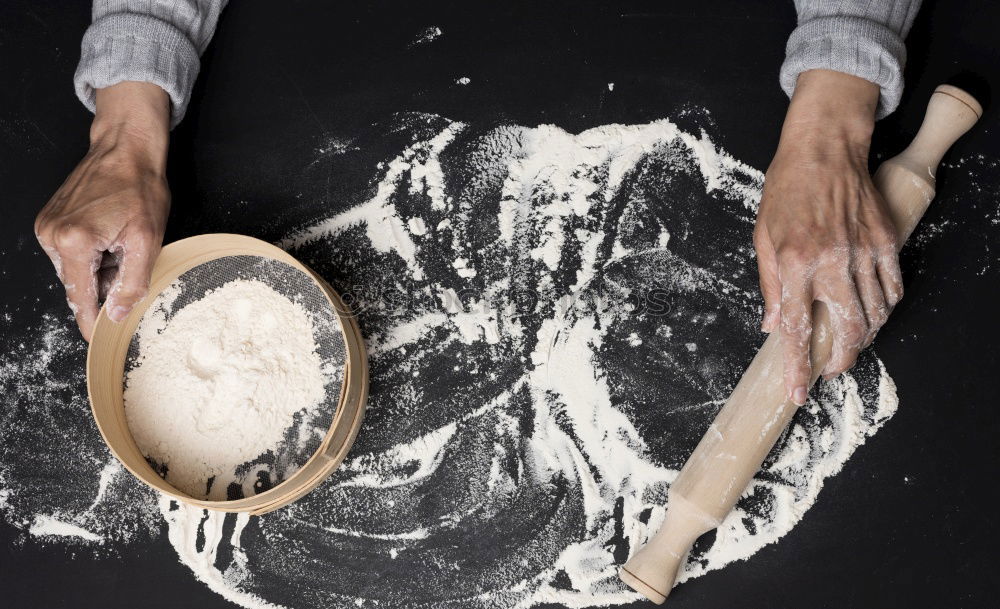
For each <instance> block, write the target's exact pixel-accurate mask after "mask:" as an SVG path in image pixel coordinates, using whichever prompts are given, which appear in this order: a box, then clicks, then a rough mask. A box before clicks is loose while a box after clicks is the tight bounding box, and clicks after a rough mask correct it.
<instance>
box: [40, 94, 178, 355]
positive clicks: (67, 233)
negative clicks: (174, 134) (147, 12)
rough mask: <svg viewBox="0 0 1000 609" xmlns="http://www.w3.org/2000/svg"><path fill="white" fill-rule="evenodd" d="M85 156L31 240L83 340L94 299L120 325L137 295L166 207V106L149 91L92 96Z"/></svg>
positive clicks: (90, 325) (146, 279) (88, 331)
mask: <svg viewBox="0 0 1000 609" xmlns="http://www.w3.org/2000/svg"><path fill="white" fill-rule="evenodd" d="M96 104H97V108H96V113H95V115H94V122H93V125H92V127H91V130H90V150H89V151H88V152H87V155H86V156H85V157H84V158H83V160H82V161H80V164H79V165H77V167H76V169H74V170H73V172H72V173H70V175H69V177H68V178H66V181H65V182H64V183H63V185H62V186H61V187H60V188H59V190H58V191H56V193H55V195H53V196H52V199H51V200H50V201H49V202H48V203H47V204H46V205H45V207H43V208H42V210H41V212H39V214H38V217H37V218H36V219H35V234H36V236H37V237H38V242H39V243H40V244H41V245H42V248H43V249H44V250H45V253H46V254H48V256H49V258H51V259H52V263H53V265H55V268H56V273H57V274H58V275H59V279H60V281H62V282H63V284H64V286H65V288H66V299H67V301H68V302H69V306H70V309H71V310H72V311H73V313H74V315H75V316H76V322H77V324H78V325H79V327H80V332H81V333H82V334H83V337H84V338H85V339H87V340H88V341H89V340H90V335H91V332H92V331H93V327H94V322H95V321H96V319H97V313H98V311H99V306H100V305H99V302H100V300H103V299H105V298H106V299H107V311H108V316H109V317H110V318H111V319H112V320H114V321H121V320H122V319H124V318H125V316H126V315H128V313H129V311H131V310H132V307H133V306H134V305H135V304H136V303H137V302H139V301H140V300H142V298H143V297H145V295H146V292H147V290H148V288H149V275H150V271H151V270H152V266H153V262H154V261H155V260H156V256H157V254H158V253H159V250H160V245H161V244H162V241H163V232H164V229H165V227H166V222H167V213H168V211H169V209H170V191H169V189H168V188H167V182H166V176H165V173H166V162H167V143H168V140H169V121H170V102H169V98H168V97H167V94H166V93H165V92H164V91H163V90H162V89H161V88H159V87H157V86H156V85H152V84H149V83H139V82H123V83H120V84H117V85H114V86H111V87H107V88H105V89H100V90H98V91H97V99H96Z"/></svg>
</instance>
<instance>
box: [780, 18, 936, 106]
mask: <svg viewBox="0 0 1000 609" xmlns="http://www.w3.org/2000/svg"><path fill="white" fill-rule="evenodd" d="M795 8H796V10H797V12H798V27H797V28H795V31H794V32H792V35H791V36H790V37H789V39H788V45H787V46H786V48H785V62H784V63H783V64H782V66H781V88H782V89H784V90H785V93H787V94H788V95H789V96H791V95H792V92H793V91H795V81H796V80H797V79H798V77H799V74H800V73H801V72H805V71H806V70H813V69H817V68H823V69H827V70H836V71H838V72H846V73H848V74H853V75H854V76H859V77H861V78H864V79H865V80H868V81H871V82H873V83H875V84H877V85H878V86H879V87H880V88H881V95H880V97H879V104H878V112H877V118H882V117H884V116H886V115H887V114H889V113H891V112H892V111H893V110H895V109H896V106H897V105H898V104H899V98H900V97H901V96H902V94H903V66H904V65H905V63H906V47H905V46H904V45H903V38H905V37H906V34H907V32H909V31H910V26H911V25H912V24H913V18H914V16H916V14H917V10H918V9H919V8H920V0H795Z"/></svg>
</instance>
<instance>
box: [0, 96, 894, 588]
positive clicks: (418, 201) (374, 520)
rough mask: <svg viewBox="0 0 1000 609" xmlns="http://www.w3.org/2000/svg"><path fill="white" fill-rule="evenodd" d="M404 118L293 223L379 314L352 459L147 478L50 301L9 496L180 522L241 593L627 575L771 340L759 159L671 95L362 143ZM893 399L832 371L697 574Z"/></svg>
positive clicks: (868, 377) (777, 511)
mask: <svg viewBox="0 0 1000 609" xmlns="http://www.w3.org/2000/svg"><path fill="white" fill-rule="evenodd" d="M389 142H402V143H401V144H400V145H399V146H398V147H396V148H395V152H393V153H391V154H390V155H389V156H387V157H386V158H385V160H384V161H383V162H381V163H379V164H378V165H377V166H376V167H366V168H364V169H365V170H366V171H371V172H372V174H373V177H372V180H371V184H370V189H369V190H368V191H367V192H363V193H357V197H356V200H353V201H349V202H348V204H346V205H345V204H340V205H339V207H337V211H336V213H334V214H330V213H329V212H326V213H324V212H323V210H324V209H330V208H331V205H333V204H332V203H330V202H327V201H319V202H318V203H317V205H316V207H315V209H314V213H313V214H312V215H313V217H312V218H307V219H304V220H307V221H303V222H302V223H301V224H299V225H298V226H290V227H289V229H288V230H287V237H286V238H285V239H284V240H282V241H281V243H280V245H281V246H282V247H284V248H286V249H288V250H289V251H291V252H292V253H293V254H294V255H296V256H298V257H300V258H301V259H302V260H304V261H306V262H308V263H309V264H310V265H312V266H313V267H314V268H315V269H316V270H317V271H319V272H320V274H322V275H324V276H325V277H327V278H328V279H330V280H331V282H332V283H333V284H334V286H335V287H336V288H338V289H339V290H340V291H341V292H343V293H348V294H350V295H351V298H350V301H351V302H352V305H353V306H354V307H355V309H356V311H357V313H358V317H359V321H360V323H361V326H362V328H363V330H364V332H365V334H366V336H367V337H368V340H369V345H370V351H371V353H370V357H371V397H370V401H369V411H368V415H367V417H366V420H365V424H364V426H363V427H362V429H361V432H360V434H359V437H358V440H357V443H356V444H355V447H354V449H353V450H352V452H351V453H350V455H349V456H348V459H347V461H346V462H345V463H344V464H343V466H342V467H341V469H339V470H338V471H337V472H336V473H335V474H334V475H333V476H332V477H331V478H330V479H329V480H328V481H326V482H325V483H324V484H322V485H321V486H320V487H319V488H317V489H316V490H315V491H313V492H312V493H310V494H309V495H307V496H306V497H304V498H303V499H302V500H300V501H299V502H297V503H295V504H293V505H291V506H289V507H287V508H285V509H282V510H279V511H277V512H275V513H271V514H267V515H264V516H261V517H254V518H248V517H247V516H236V515H232V514H222V513H212V514H206V513H205V512H203V511H201V510H195V509H191V508H188V507H185V506H182V505H179V504H177V503H176V502H172V501H170V500H166V499H159V498H157V497H155V496H154V495H153V494H152V492H150V491H146V490H144V489H142V488H141V487H140V486H138V485H137V484H136V483H134V482H133V481H131V479H130V477H129V476H128V475H127V474H124V473H122V472H121V470H120V468H117V466H116V465H115V464H114V461H113V460H111V459H110V458H109V455H108V454H107V451H106V450H105V449H103V447H102V446H101V444H100V438H99V437H98V436H97V435H96V434H97V431H96V429H94V428H93V424H92V423H91V422H90V420H89V413H88V412H87V410H86V398H85V396H84V394H83V387H82V386H81V385H80V383H79V382H77V381H76V380H75V379H74V380H68V379H63V378H60V377H58V376H56V373H55V372H53V371H52V370H53V369H54V366H55V364H57V363H58V364H59V365H61V366H72V365H75V364H77V363H79V365H82V361H81V360H82V346H79V345H78V343H76V342H74V340H73V337H72V336H71V335H70V334H69V331H68V330H66V329H65V327H66V321H65V320H63V319H58V320H57V319H55V318H52V317H49V318H47V321H46V324H45V325H44V327H43V328H41V329H40V330H39V331H37V332H35V333H33V334H31V335H30V336H28V337H27V338H25V339H24V346H23V347H22V349H21V351H15V352H14V353H13V354H11V355H9V356H7V357H5V358H4V359H3V360H2V361H3V364H2V365H3V369H2V370H3V371H2V376H0V379H2V382H3V389H4V390H5V392H6V393H7V394H8V395H10V394H11V393H12V392H13V394H15V395H18V396H19V397H18V398H16V400H12V399H11V398H10V397H8V398H5V400H6V402H5V405H6V406H8V407H7V408H6V409H5V412H4V413H3V414H2V415H0V416H2V417H3V419H2V428H0V430H2V438H3V440H4V442H3V444H4V445H5V447H4V448H0V450H2V451H4V452H2V453H0V457H2V458H0V486H2V487H3V488H4V489H5V490H4V491H3V493H4V494H3V495H0V497H2V498H3V500H2V501H0V505H3V507H2V509H3V511H4V514H5V516H6V518H7V520H9V521H10V522H13V523H14V524H15V525H16V526H18V527H20V528H22V529H23V530H24V531H25V532H26V533H25V534H26V536H27V537H30V536H32V535H33V534H34V533H33V531H32V527H33V526H34V527H35V528H36V529H38V530H39V531H41V532H42V535H43V537H44V539H47V540H49V539H51V540H53V541H54V542H59V543H65V542H66V541H71V542H72V543H74V544H78V545H91V546H100V547H102V548H125V547H127V546H128V545H129V544H131V543H135V540H136V539H139V538H141V536H140V535H139V533H141V532H143V531H150V534H151V535H155V534H156V533H155V529H156V527H157V526H159V523H160V522H163V521H165V522H166V523H167V530H168V531H167V536H168V539H169V541H170V543H171V544H172V545H173V546H174V548H175V549H176V551H177V553H178V556H179V557H180V560H181V561H182V562H183V563H184V564H186V565H187V566H188V567H190V568H191V570H192V572H193V573H194V575H195V576H196V577H198V578H199V579H200V580H202V581H203V582H205V583H206V584H207V585H208V586H209V587H210V588H212V589H213V590H215V591H216V592H218V593H219V594H221V595H223V596H224V597H226V598H228V599H230V600H232V601H233V602H235V603H237V604H239V605H241V606H245V607H254V608H259V607H297V608H304V607H329V606H337V607H342V606H350V605H357V606H369V605H379V606H387V607H417V606H419V607H435V608H438V607H441V608H444V607H456V608H458V607H461V608H470V607H484V608H485V607H525V608H526V607H531V606H535V605H539V604H548V603H555V604H559V605H563V606H567V607H590V606H605V605H617V604H625V603H628V602H632V601H635V600H637V599H638V598H639V597H638V596H637V595H636V594H635V593H634V592H632V591H631V590H630V589H628V588H627V587H625V586H624V585H623V584H622V583H621V582H620V581H619V580H618V578H617V576H616V571H617V567H618V565H620V564H622V563H623V562H624V561H625V560H626V559H627V558H628V556H629V555H630V554H631V553H632V552H633V551H634V550H635V549H636V548H637V547H638V545H639V544H641V543H642V542H643V541H645V539H646V537H647V536H648V535H649V534H651V533H652V532H653V531H655V530H656V528H657V527H658V525H659V523H660V522H661V521H662V518H663V508H662V506H663V503H664V501H665V499H666V493H667V489H668V488H669V486H670V483H671V482H672V481H673V480H674V479H675V478H676V476H677V474H678V471H679V469H680V467H681V466H682V465H683V462H684V460H685V459H686V457H687V456H688V455H689V454H690V452H691V451H692V450H693V448H694V446H695V445H696V443H697V441H698V440H699V439H700V437H701V435H702V434H703V433H704V431H705V430H706V429H707V427H708V425H709V423H710V422H711V420H712V418H713V417H714V416H715V414H716V412H718V409H719V408H720V407H721V405H722V403H723V401H724V400H725V398H726V397H727V396H728V394H729V392H730V391H731V390H732V388H733V386H734V385H735V384H736V382H737V380H738V379H739V376H740V375H741V373H742V371H743V369H744V368H745V366H746V364H747V363H748V362H749V361H750V359H751V358H752V356H753V354H754V352H755V351H756V349H757V347H758V346H759V345H760V343H761V342H762V341H763V336H762V335H761V334H760V333H759V331H758V330H757V327H758V323H759V313H760V304H761V303H760V299H759V296H758V293H757V285H756V269H755V265H754V259H753V251H752V247H751V231H752V226H753V218H754V214H755V207H756V203H757V201H758V199H759V196H760V189H761V184H762V179H763V176H762V174H761V173H760V172H759V171H757V170H755V169H753V168H750V167H748V166H746V165H744V164H742V163H740V162H739V161H737V160H735V159H734V158H732V157H731V156H729V155H728V154H727V153H726V152H725V151H723V150H721V149H720V148H719V147H718V146H717V145H716V144H715V143H713V141H712V140H711V139H710V138H709V137H708V136H707V135H705V134H704V133H700V134H697V135H695V134H692V133H688V132H685V131H684V130H682V129H680V128H679V127H677V126H676V125H675V124H673V123H671V122H669V121H666V120H662V121H657V122H653V123H649V124H644V125H606V126H602V127H597V128H594V129H590V130H587V131H584V132H582V133H578V134H571V133H567V132H565V131H563V130H561V129H559V128H557V127H554V126H539V127H521V126H514V125H501V126H477V125H464V124H461V123H456V122H453V121H449V120H447V119H444V118H442V117H437V116H432V115H404V116H400V117H397V118H396V119H394V120H393V121H392V123H391V124H388V125H382V126H377V127H374V128H373V129H372V131H371V133H367V134H362V135H361V136H359V137H358V138H357V139H355V140H354V141H353V142H352V147H351V149H352V150H358V149H369V150H370V149H380V148H382V149H385V148H387V147H389V144H388V143H389ZM342 154H343V155H350V154H353V153H352V152H351V151H350V150H345V152H343V153H342ZM328 160H329V159H328ZM349 161H350V159H346V161H345V162H349ZM322 170H323V168H322V167H317V166H316V164H313V165H312V166H310V168H309V169H308V170H306V171H305V172H304V174H303V180H309V179H312V178H318V177H317V176H315V175H313V174H312V173H310V172H311V171H322ZM56 359H62V360H63V361H60V362H56V361H55V360H56ZM896 405H897V401H896V392H895V387H894V385H893V382H892V379H891V378H890V377H889V376H888V375H887V373H886V371H885V369H884V367H883V366H882V364H881V362H880V361H879V360H878V359H877V358H876V357H875V356H874V355H873V353H872V352H871V351H866V352H865V353H863V354H862V356H861V357H860V359H859V362H858V365H857V367H856V368H855V369H854V370H853V371H852V372H851V373H850V374H846V375H843V376H842V377H841V378H839V379H837V380H835V381H832V382H822V383H820V384H819V385H818V386H817V387H816V388H815V389H814V390H813V392H812V396H811V398H810V400H809V403H808V404H807V405H806V406H805V407H803V408H802V409H801V410H800V412H799V413H798V414H797V415H796V417H795V419H794V420H793V423H792V425H791V426H790V428H789V430H788V431H787V432H786V433H785V434H784V435H783V436H782V438H781V439H780V440H779V445H778V447H777V448H776V450H775V451H774V452H773V453H772V454H771V455H770V456H769V458H768V460H767V462H766V463H765V466H764V469H763V471H762V472H761V473H760V474H759V475H758V476H757V477H756V478H755V479H754V481H753V483H752V484H751V486H750V488H749V489H748V490H747V493H746V494H745V496H744V497H743V499H742V500H741V501H740V503H739V505H738V506H737V509H736V510H735V511H734V512H733V513H732V514H731V515H730V517H728V518H727V519H726V520H725V522H724V523H723V524H722V526H721V527H720V528H719V529H718V532H717V533H716V534H715V535H714V537H710V538H706V539H703V540H701V541H700V542H699V543H698V544H697V545H696V547H695V549H694V550H693V551H692V554H691V556H690V557H689V560H688V562H687V564H686V566H685V568H684V570H683V573H682V575H681V581H684V580H688V579H691V578H692V577H697V576H699V575H701V574H703V573H705V572H708V571H711V570H714V569H719V568H721V567H723V566H725V565H726V564H728V563H730V562H732V561H735V560H739V559H744V558H748V557H750V556H751V555H753V554H754V553H755V552H756V551H757V550H759V549H760V548H761V547H763V546H764V545H767V544H769V543H773V542H775V541H777V540H778V539H780V538H781V537H782V536H783V535H784V534H785V533H787V532H788V531H789V530H791V528H792V527H793V526H795V524H796V523H797V522H798V521H799V519H801V518H802V516H803V514H804V513H805V512H806V511H807V510H808V509H809V507H810V506H811V505H812V504H813V503H814V502H815V501H816V498H817V496H818V494H819V492H820V490H821V488H822V486H823V482H824V480H825V479H826V478H827V477H829V476H831V475H833V474H836V473H837V472H838V471H839V470H840V469H841V467H842V466H843V464H844V463H845V462H846V460H847V459H848V458H849V457H850V456H851V455H852V454H853V452H854V451H855V449H857V447H858V446H860V445H861V444H863V443H864V442H865V440H866V438H868V437H869V436H871V435H872V434H873V433H875V432H876V431H877V430H878V429H879V428H880V427H881V426H882V425H884V424H885V422H886V421H887V420H888V419H889V418H890V417H891V416H892V415H893V413H894V412H895V410H896ZM11 406H13V408H14V410H15V412H13V413H12V412H11ZM46 426H49V427H53V426H54V428H55V430H56V433H57V434H66V435H67V436H68V435H70V434H75V435H78V436H80V437H79V438H74V439H73V440H72V442H74V443H75V444H76V446H75V448H78V449H79V450H77V451H76V452H74V451H72V450H66V451H65V454H60V456H59V457H58V458H57V456H56V455H48V454H45V455H42V459H41V460H42V464H43V467H44V468H46V469H45V472H44V473H43V474H37V475H35V474H32V472H31V471H30V468H29V467H28V463H27V462H26V460H25V459H24V458H23V457H22V456H19V455H15V454H14V452H15V451H16V450H19V449H20V450H25V449H27V447H28V442H30V441H31V440H32V439H37V438H40V437H42V435H41V434H42V432H39V431H34V430H33V427H39V428H42V427H46ZM59 468H65V473H62V472H61V471H60V469H59ZM38 478H42V479H44V481H45V482H44V484H43V485H42V486H43V496H41V497H34V496H32V493H33V492H34V489H33V488H31V482H32V481H37V479H38ZM134 497H138V499H133V498H134ZM129 502H131V503H134V504H135V506H130V505H129ZM120 506H129V509H126V510H125V511H123V512H122V513H120V514H119V513H115V518H113V519H109V518H108V516H107V514H106V512H107V511H109V510H112V511H113V510H116V509H118V508H119V507H120ZM102 510H103V511H102ZM53 521H59V522H61V523H65V525H66V526H65V527H64V526H59V525H56V524H53ZM73 527H75V528H73ZM77 529H79V530H80V531H82V532H83V533H86V534H83V533H79V532H78V533H74V531H77Z"/></svg>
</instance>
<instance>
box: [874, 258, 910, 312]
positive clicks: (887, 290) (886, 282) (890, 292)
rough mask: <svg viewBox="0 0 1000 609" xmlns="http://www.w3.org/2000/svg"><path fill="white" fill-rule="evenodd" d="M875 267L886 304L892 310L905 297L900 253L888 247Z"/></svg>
mask: <svg viewBox="0 0 1000 609" xmlns="http://www.w3.org/2000/svg"><path fill="white" fill-rule="evenodd" d="M875 268H876V270H877V272H878V281H879V283H880V284H881V286H882V293H883V294H884V296H885V304H886V306H887V307H888V309H889V311H890V312H891V311H892V309H893V307H895V306H896V305H897V304H899V301H900V300H902V299H903V274H902V272H900V270H899V254H897V253H896V248H894V247H887V248H885V249H884V250H883V251H882V252H880V253H879V255H878V259H877V260H876V262H875Z"/></svg>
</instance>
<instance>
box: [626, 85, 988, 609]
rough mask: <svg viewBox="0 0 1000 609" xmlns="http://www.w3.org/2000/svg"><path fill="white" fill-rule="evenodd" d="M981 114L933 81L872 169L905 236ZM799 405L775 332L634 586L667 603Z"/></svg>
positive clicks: (963, 96) (823, 344)
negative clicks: (701, 541)
mask: <svg viewBox="0 0 1000 609" xmlns="http://www.w3.org/2000/svg"><path fill="white" fill-rule="evenodd" d="M981 115H982V107H981V106H980V105H979V103H978V102H977V101H976V100H975V98H973V97H972V96H971V95H969V94H968V93H966V92H965V91H963V90H961V89H958V88H956V87H952V86H950V85H941V86H940V87H938V88H937V89H935V90H934V94H933V95H931V99H930V103H929V104H928V106H927V114H926V115H925V116H924V122H923V124H922V125H921V126H920V131H919V132H918V133H917V136H916V137H915V138H914V139H913V143H911V144H910V146H909V147H908V148H907V149H906V150H904V151H903V152H901V153H900V154H899V155H898V156H895V157H893V158H891V159H889V160H887V161H886V162H884V163H882V165H881V166H880V167H879V169H878V171H877V172H875V176H874V178H873V180H874V182H875V186H876V187H877V188H878V189H879V191H880V192H881V193H882V196H883V197H885V200H886V202H887V203H888V205H889V212H890V214H891V215H892V220H893V222H894V223H895V225H896V230H897V233H898V235H899V243H900V244H902V243H903V242H904V241H906V239H907V238H908V237H909V236H910V233H911V232H913V229H914V228H915V227H916V226H917V222H919V221H920V218H921V216H923V215H924V212H925V211H926V210H927V206H928V205H929V204H930V202H931V199H932V198H933V197H934V174H935V171H936V170H937V166H938V163H940V162H941V157H942V156H944V153H945V152H946V151H947V150H948V148H950V147H951V145H952V144H953V143H954V142H955V140H957V139H958V138H959V137H961V135H962V134H963V133H965V132H966V131H968V130H969V128H970V127H972V125H973V124H975V122H976V120H978V119H979V117H980V116H981ZM813 312H814V314H815V317H814V321H813V328H814V331H813V333H812V344H811V354H810V360H811V362H812V380H811V382H810V384H812V383H815V382H816V379H817V378H818V377H819V375H820V371H821V370H823V367H824V366H826V363H827V360H828V359H829V357H830V346H831V342H832V341H831V339H832V332H831V331H830V322H829V313H828V311H827V309H826V306H824V305H823V304H822V303H816V304H815V305H814V309H813ZM796 409H797V407H796V406H795V404H794V403H793V402H792V401H791V400H789V399H788V398H787V397H786V393H785V386H784V382H783V379H782V356H781V345H780V344H779V339H778V334H777V333H776V332H775V333H772V334H771V335H770V336H769V337H768V338H767V340H766V341H764V346H763V347H761V349H760V351H759V352H758V353H757V356H756V357H754V359H753V361H752V362H751V363H750V367H749V368H747V371H746V372H745V373H744V374H743V378H741V379H740V382H739V384H737V385H736V389H734V390H733V394H732V395H731V396H730V397H729V400H728V401H727V402H726V404H725V406H723V407H722V410H721V411H720V412H719V414H718V416H717V417H715V421H714V422H713V423H712V424H711V425H710V426H709V428H708V431H707V432H706V433H705V436H704V437H703V438H702V439H701V442H699V443H698V446H697V448H695V450H694V453H692V455H691V457H690V458H689V459H688V460H687V463H685V464H684V468H683V469H682V470H681V473H680V475H679V476H678V477H677V480H675V481H674V483H673V485H671V487H670V491H669V493H668V494H667V513H666V517H665V519H664V522H663V525H662V527H661V528H660V530H659V532H657V533H656V535H654V536H653V537H652V539H650V540H649V542H648V543H647V544H646V545H645V546H643V547H642V548H640V549H639V551H638V552H636V553H635V555H634V556H633V557H632V558H631V559H629V561H628V562H626V563H625V566H624V567H622V569H621V571H620V572H619V575H620V577H621V578H622V580H623V581H624V582H625V583H626V584H628V585H629V586H631V587H632V588H633V589H634V590H636V591H637V592H639V593H641V594H642V595H644V596H646V597H647V598H648V599H650V600H651V601H653V602H654V603H657V604H660V603H662V602H663V601H664V600H666V598H667V595H668V594H670V589H671V588H673V586H674V581H675V580H676V579H677V571H678V569H679V568H680V566H681V565H682V564H683V561H684V559H685V558H686V556H687V553H688V550H690V549H691V545H692V544H693V543H694V542H695V540H696V539H697V538H698V537H699V536H701V535H702V534H703V533H707V532H708V531H711V530H712V529H714V528H716V527H718V526H719V525H720V524H721V523H722V520H723V519H724V518H725V517H726V515H727V514H729V512H730V510H732V509H733V506H734V505H736V501H737V500H738V499H739V498H740V496H741V495H742V494H743V492H744V491H745V490H746V488H747V485H748V484H749V483H750V480H751V478H753V475H754V474H755V473H756V472H757V471H758V470H759V469H760V466H761V464H762V463H763V462H764V458H765V457H767V454H768V453H769V452H770V451H771V448H773V447H774V443H775V442H776V441H777V440H778V437H779V436H780V435H781V432H782V431H783V430H784V429H785V427H786V426H787V425H788V423H789V421H790V420H791V419H792V416H793V415H794V414H795V412H796Z"/></svg>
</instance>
